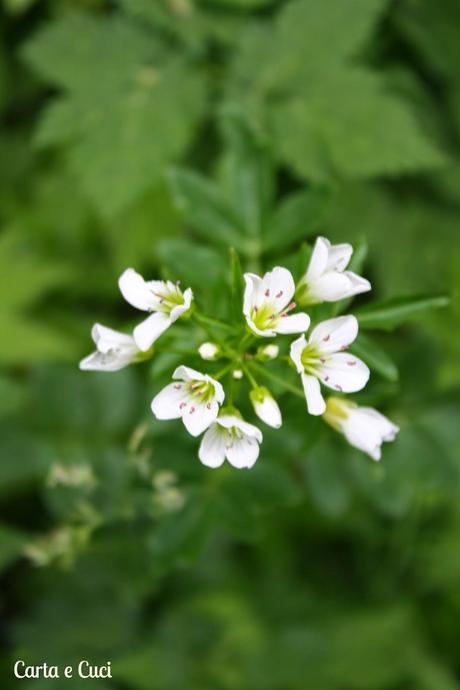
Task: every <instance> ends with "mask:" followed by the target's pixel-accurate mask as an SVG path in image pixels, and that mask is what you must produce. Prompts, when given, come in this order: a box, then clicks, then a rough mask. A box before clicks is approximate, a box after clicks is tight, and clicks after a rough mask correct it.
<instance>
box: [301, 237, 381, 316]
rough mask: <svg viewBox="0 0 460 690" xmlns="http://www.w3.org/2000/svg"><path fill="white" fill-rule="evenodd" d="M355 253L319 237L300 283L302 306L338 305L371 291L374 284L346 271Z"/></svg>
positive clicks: (350, 247)
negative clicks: (340, 302) (340, 301)
mask: <svg viewBox="0 0 460 690" xmlns="http://www.w3.org/2000/svg"><path fill="white" fill-rule="evenodd" d="M352 254H353V247H352V246H351V244H331V243H330V242H329V240H327V239H326V238H325V237H318V239H317V240H316V243H315V246H314V249H313V253H312V255H311V258H310V262H309V264H308V268H307V271H306V273H305V275H304V276H303V278H301V280H300V281H299V284H298V285H297V290H296V298H297V300H298V302H299V304H300V305H301V306H303V307H304V306H306V305H308V304H319V303H320V302H336V301H337V300H340V299H344V298H345V297H352V296H353V295H357V294H359V293H360V292H367V291H368V290H370V289H371V284H370V282H369V281H368V280H366V279H365V278H362V277H361V276H358V275H356V273H353V272H352V271H345V268H346V267H347V266H348V263H349V261H350V259H351V255H352Z"/></svg>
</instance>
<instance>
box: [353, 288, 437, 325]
mask: <svg viewBox="0 0 460 690" xmlns="http://www.w3.org/2000/svg"><path fill="white" fill-rule="evenodd" d="M449 301H450V300H449V297H447V296H446V295H420V296H414V297H396V298H393V299H389V300H384V301H383V302H374V303H373V304H371V305H367V306H366V307H361V308H358V309H356V311H355V315H356V317H357V318H358V321H359V325H360V326H361V328H370V329H381V330H388V331H391V330H392V329H393V328H396V326H399V325H400V324H401V323H404V322H405V321H408V320H409V319H411V318H412V317H414V316H417V315H418V314H419V313H421V312H423V311H426V310H428V309H438V308H439V307H447V305H448V304H449Z"/></svg>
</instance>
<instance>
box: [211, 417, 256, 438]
mask: <svg viewBox="0 0 460 690" xmlns="http://www.w3.org/2000/svg"><path fill="white" fill-rule="evenodd" d="M217 422H218V424H220V426H223V427H224V429H231V427H233V426H236V428H237V429H240V431H242V432H243V434H245V435H246V436H252V437H254V438H255V439H256V440H257V441H258V442H259V443H262V440H263V435H262V432H261V430H260V429H258V428H257V427H256V426H254V425H253V424H249V423H248V422H245V421H244V420H243V419H241V418H240V417H236V416H235V415H230V414H229V415H222V416H221V417H218V419H217Z"/></svg>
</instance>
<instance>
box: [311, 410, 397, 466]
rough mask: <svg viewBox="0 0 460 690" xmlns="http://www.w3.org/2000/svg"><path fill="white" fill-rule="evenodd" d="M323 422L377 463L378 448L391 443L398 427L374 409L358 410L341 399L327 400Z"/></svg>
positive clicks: (379, 451) (378, 458)
mask: <svg viewBox="0 0 460 690" xmlns="http://www.w3.org/2000/svg"><path fill="white" fill-rule="evenodd" d="M324 420H325V421H326V422H327V423H328V424H330V425H331V426H332V427H333V428H334V429H336V430H337V431H339V432H340V433H341V434H343V435H344V436H345V438H346V439H347V441H348V442H349V443H351V445H352V446H355V448H359V450H362V451H364V452H365V453H367V454H368V455H370V456H371V458H372V459H373V460H380V457H381V445H382V443H384V442H386V441H394V439H395V438H396V434H397V433H398V431H399V427H397V426H396V424H393V422H391V421H390V420H389V419H387V417H385V416H384V415H383V414H381V413H380V412H378V411H377V410H374V408H373V407H359V406H358V405H357V404H356V403H354V402H350V401H348V400H343V398H334V397H331V398H328V400H327V405H326V411H325V413H324Z"/></svg>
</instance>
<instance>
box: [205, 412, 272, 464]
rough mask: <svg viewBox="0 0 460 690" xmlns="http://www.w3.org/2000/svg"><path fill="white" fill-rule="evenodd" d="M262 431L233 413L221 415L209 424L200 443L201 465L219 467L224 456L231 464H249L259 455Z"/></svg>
mask: <svg viewBox="0 0 460 690" xmlns="http://www.w3.org/2000/svg"><path fill="white" fill-rule="evenodd" d="M262 438H263V437H262V432H261V431H260V429H258V428H257V427H256V426H253V425H252V424H248V423H247V422H244V421H243V420H242V419H240V418H239V417H237V416H235V415H223V416H222V417H218V418H217V419H216V421H215V423H214V424H212V425H211V426H210V427H209V429H208V430H207V432H206V433H205V435H204V436H203V439H202V441H201V444H200V449H199V451H198V457H199V458H200V460H201V462H202V463H203V465H207V466H208V467H220V466H221V465H222V463H223V462H224V460H225V458H227V460H228V461H229V463H230V464H231V465H233V467H237V468H238V469H241V468H243V467H246V468H248V469H249V468H250V467H252V466H253V465H254V463H255V462H256V460H257V458H258V457H259V443H262Z"/></svg>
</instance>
